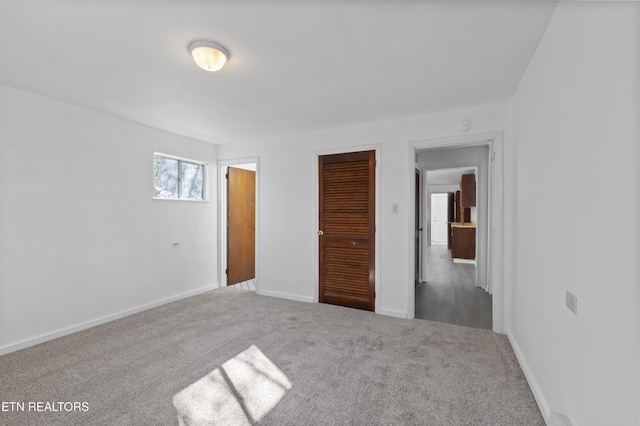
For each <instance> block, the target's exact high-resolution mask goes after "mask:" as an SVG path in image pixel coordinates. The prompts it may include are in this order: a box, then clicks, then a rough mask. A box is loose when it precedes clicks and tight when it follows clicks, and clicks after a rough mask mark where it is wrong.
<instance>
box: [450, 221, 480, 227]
mask: <svg viewBox="0 0 640 426" xmlns="http://www.w3.org/2000/svg"><path fill="white" fill-rule="evenodd" d="M451 227H452V228H475V227H476V223H475V222H451Z"/></svg>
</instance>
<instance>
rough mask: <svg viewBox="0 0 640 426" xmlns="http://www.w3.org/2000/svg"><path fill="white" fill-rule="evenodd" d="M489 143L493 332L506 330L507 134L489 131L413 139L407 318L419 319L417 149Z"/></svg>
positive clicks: (409, 158)
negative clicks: (414, 214)
mask: <svg viewBox="0 0 640 426" xmlns="http://www.w3.org/2000/svg"><path fill="white" fill-rule="evenodd" d="M478 145H488V146H489V156H490V161H489V217H488V220H489V230H488V231H489V232H488V238H487V241H488V246H489V247H488V253H487V255H488V256H489V259H490V260H489V265H488V280H489V284H488V285H489V286H491V290H492V293H493V306H492V308H493V327H492V328H493V331H495V332H497V333H504V318H503V316H504V312H505V306H504V305H505V300H506V299H505V298H504V281H503V271H504V250H503V246H504V242H503V235H504V230H503V228H504V223H503V211H504V207H503V206H504V200H503V169H504V164H503V149H504V147H503V133H502V132H501V131H497V132H487V133H479V134H470V135H463V136H453V137H448V138H438V139H423V140H416V141H410V142H409V144H408V150H407V163H408V164H407V170H408V172H407V174H408V183H409V184H408V190H409V191H408V197H407V198H408V200H409V203H410V205H409V208H408V209H407V210H408V212H409V213H410V215H409V216H410V217H409V218H408V219H409V220H408V223H409V224H410V225H409V226H408V228H409V229H408V230H407V235H408V236H410V238H409V247H408V249H409V252H408V253H409V256H407V259H408V262H407V270H408V276H409V277H410V280H408V282H407V288H408V291H407V296H408V298H407V317H408V318H410V319H411V318H415V284H414V280H413V276H414V268H415V265H414V262H415V247H414V238H413V234H414V232H415V230H414V225H413V212H414V208H415V200H414V193H415V167H416V150H418V149H420V150H422V149H431V148H461V147H467V146H478Z"/></svg>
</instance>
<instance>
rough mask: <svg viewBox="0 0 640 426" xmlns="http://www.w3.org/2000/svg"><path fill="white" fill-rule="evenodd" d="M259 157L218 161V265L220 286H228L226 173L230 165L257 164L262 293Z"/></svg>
mask: <svg viewBox="0 0 640 426" xmlns="http://www.w3.org/2000/svg"><path fill="white" fill-rule="evenodd" d="M259 160H260V159H259V157H248V158H238V159H233V160H220V161H218V217H219V218H220V220H219V221H218V235H220V238H218V265H220V270H219V271H218V283H219V285H218V286H219V287H226V286H227V274H226V273H225V271H226V270H227V240H228V235H227V206H228V204H227V186H226V185H227V183H226V178H225V174H226V173H227V169H228V168H229V167H234V166H241V165H243V164H255V165H256V205H255V210H256V212H255V221H256V223H255V263H256V278H255V281H256V293H258V294H260V292H259V288H260V284H259V279H258V276H259V265H260V262H259V259H258V256H259V253H260V250H258V247H259V245H258V244H259V241H260V232H259V223H260V221H259V214H260V191H259V188H260V161H259Z"/></svg>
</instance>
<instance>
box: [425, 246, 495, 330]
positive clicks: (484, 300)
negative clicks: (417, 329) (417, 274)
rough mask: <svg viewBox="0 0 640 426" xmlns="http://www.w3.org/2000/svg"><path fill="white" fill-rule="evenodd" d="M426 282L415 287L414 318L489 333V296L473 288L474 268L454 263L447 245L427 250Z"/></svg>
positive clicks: (490, 323)
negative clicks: (480, 329)
mask: <svg viewBox="0 0 640 426" xmlns="http://www.w3.org/2000/svg"><path fill="white" fill-rule="evenodd" d="M426 266H427V269H426V279H427V281H426V282H422V283H419V284H418V285H417V286H416V318H418V319H427V320H431V321H439V322H446V323H449V324H457V325H464V326H466V327H473V328H484V329H489V330H491V325H492V320H491V295H490V294H489V293H487V292H486V291H484V290H482V289H480V288H478V287H476V286H475V274H476V267H475V265H470V264H460V263H453V261H452V260H451V251H450V250H449V249H447V246H446V245H432V246H429V248H428V250H427V265H426Z"/></svg>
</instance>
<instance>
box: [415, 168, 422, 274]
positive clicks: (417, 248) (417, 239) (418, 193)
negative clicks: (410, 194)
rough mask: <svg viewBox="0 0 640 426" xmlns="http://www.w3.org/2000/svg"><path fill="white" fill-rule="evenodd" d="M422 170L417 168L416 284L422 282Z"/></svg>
mask: <svg viewBox="0 0 640 426" xmlns="http://www.w3.org/2000/svg"><path fill="white" fill-rule="evenodd" d="M420 189H421V188H420V170H418V169H416V191H415V208H414V213H415V227H416V232H415V255H414V260H415V285H418V283H419V282H420V236H421V233H422V226H420Z"/></svg>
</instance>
